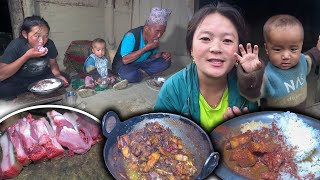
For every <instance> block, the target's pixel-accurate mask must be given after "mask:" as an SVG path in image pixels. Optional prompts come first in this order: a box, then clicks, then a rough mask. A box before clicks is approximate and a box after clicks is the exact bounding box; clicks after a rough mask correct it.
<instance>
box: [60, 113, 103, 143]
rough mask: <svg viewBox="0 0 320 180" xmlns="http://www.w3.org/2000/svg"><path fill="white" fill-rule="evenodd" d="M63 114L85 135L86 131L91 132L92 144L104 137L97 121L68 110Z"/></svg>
mask: <svg viewBox="0 0 320 180" xmlns="http://www.w3.org/2000/svg"><path fill="white" fill-rule="evenodd" d="M63 116H64V117H65V118H66V119H67V120H68V121H69V122H71V123H72V124H74V125H75V126H76V127H77V129H78V130H79V132H80V134H81V132H83V133H82V134H83V136H85V134H86V133H84V132H89V133H90V136H91V138H92V146H93V145H95V144H96V143H97V142H99V141H100V140H101V139H102V135H101V130H100V127H99V126H98V124H97V122H95V121H93V120H91V119H88V118H87V117H83V116H81V115H80V114H79V115H78V114H76V113H69V112H66V113H64V114H63Z"/></svg>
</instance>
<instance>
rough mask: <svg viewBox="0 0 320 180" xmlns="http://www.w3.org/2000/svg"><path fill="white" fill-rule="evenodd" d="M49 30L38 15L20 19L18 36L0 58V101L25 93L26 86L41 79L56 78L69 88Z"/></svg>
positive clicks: (47, 25)
mask: <svg viewBox="0 0 320 180" xmlns="http://www.w3.org/2000/svg"><path fill="white" fill-rule="evenodd" d="M49 31H50V27H49V24H48V23H47V21H45V20H44V19H43V18H41V17H39V16H30V17H26V18H25V19H24V21H23V23H22V26H21V31H20V37H19V38H17V39H14V40H12V41H11V42H10V44H9V45H8V47H7V48H6V50H5V52H4V54H3V55H2V57H1V59H0V99H13V98H15V97H16V96H17V95H19V94H21V93H24V92H27V91H28V89H27V87H28V85H29V84H31V83H33V82H36V81H39V80H41V79H45V78H52V77H56V78H59V79H61V80H62V81H63V82H64V86H68V85H69V83H68V81H67V79H66V77H64V76H62V75H61V72H60V70H59V66H58V64H57V60H56V57H57V55H58V51H57V48H56V46H55V45H54V43H53V41H52V40H51V39H49Z"/></svg>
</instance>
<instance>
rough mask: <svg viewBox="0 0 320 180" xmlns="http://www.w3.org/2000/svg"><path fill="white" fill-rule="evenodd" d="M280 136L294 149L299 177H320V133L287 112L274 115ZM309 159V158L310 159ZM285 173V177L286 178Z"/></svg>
mask: <svg viewBox="0 0 320 180" xmlns="http://www.w3.org/2000/svg"><path fill="white" fill-rule="evenodd" d="M274 119H275V124H276V126H277V128H279V129H280V130H279V134H280V135H283V137H284V140H285V142H286V144H287V145H288V146H289V147H292V148H294V152H295V156H294V158H295V162H296V164H297V167H298V175H299V176H300V177H304V176H306V175H308V174H309V173H312V174H315V177H319V176H320V150H319V141H320V132H319V131H318V130H316V129H313V128H312V127H310V126H309V125H308V124H306V123H304V122H303V121H302V120H301V119H299V118H298V117H297V115H296V114H294V113H290V112H285V113H281V114H274ZM308 157H309V158H308ZM286 176H287V175H285V173H284V174H283V177H286Z"/></svg>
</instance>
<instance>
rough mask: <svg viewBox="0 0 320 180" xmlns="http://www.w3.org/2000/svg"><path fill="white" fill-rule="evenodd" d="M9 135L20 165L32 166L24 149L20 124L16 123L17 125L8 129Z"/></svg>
mask: <svg viewBox="0 0 320 180" xmlns="http://www.w3.org/2000/svg"><path fill="white" fill-rule="evenodd" d="M7 133H8V136H9V139H10V141H11V142H12V144H13V147H14V151H15V155H16V157H17V159H18V161H19V162H20V164H22V165H23V166H26V165H28V164H30V162H31V160H30V158H29V157H28V155H27V153H26V152H25V150H24V149H23V145H22V142H21V139H20V135H19V124H18V123H16V124H14V125H12V126H10V127H8V128H7Z"/></svg>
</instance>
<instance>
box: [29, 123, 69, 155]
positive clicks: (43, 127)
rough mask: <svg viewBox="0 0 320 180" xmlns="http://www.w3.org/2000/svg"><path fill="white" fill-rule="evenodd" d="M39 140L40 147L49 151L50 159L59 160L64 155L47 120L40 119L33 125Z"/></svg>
mask: <svg viewBox="0 0 320 180" xmlns="http://www.w3.org/2000/svg"><path fill="white" fill-rule="evenodd" d="M31 125H32V126H33V128H34V129H35V133H36V134H37V136H38V139H39V142H38V143H39V145H41V146H43V147H44V148H45V149H46V151H47V157H48V158H49V159H54V158H59V157H62V156H63V155H64V149H63V148H62V146H61V145H60V144H59V143H58V141H57V139H56V137H55V134H54V131H53V130H52V128H51V126H50V125H49V123H48V121H47V120H46V119H45V118H40V119H38V120H35V121H33V122H32V123H31Z"/></svg>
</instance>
